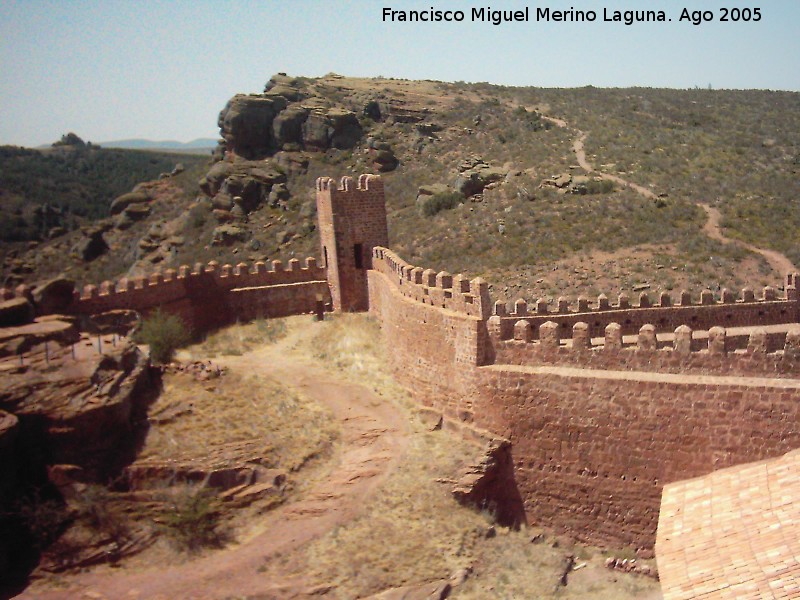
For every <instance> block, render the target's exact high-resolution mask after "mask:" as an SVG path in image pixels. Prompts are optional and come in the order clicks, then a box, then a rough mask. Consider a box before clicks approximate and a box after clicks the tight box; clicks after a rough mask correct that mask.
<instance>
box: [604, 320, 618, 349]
mask: <svg viewBox="0 0 800 600" xmlns="http://www.w3.org/2000/svg"><path fill="white" fill-rule="evenodd" d="M605 337H606V340H605V342H606V343H605V349H606V350H620V349H621V348H622V325H620V324H619V323H609V324H608V325H606V330H605Z"/></svg>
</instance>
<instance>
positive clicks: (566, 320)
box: [492, 273, 800, 339]
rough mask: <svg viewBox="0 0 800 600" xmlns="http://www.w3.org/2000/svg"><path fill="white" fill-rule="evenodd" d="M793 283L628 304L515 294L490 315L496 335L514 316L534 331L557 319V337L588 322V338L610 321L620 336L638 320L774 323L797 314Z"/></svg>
mask: <svg viewBox="0 0 800 600" xmlns="http://www.w3.org/2000/svg"><path fill="white" fill-rule="evenodd" d="M796 284H797V274H795V273H792V274H790V275H788V276H787V284H786V286H785V290H786V291H785V295H784V296H783V297H782V298H779V297H778V292H777V290H776V289H775V288H774V287H771V286H768V287H765V288H764V289H763V290H762V294H761V296H760V297H758V298H757V297H756V295H755V293H754V292H753V290H752V289H750V288H745V289H743V290H742V291H741V294H740V295H739V296H738V298H737V296H736V295H735V294H734V293H733V292H731V291H729V290H722V292H721V293H720V297H719V299H716V298H715V297H714V294H713V292H711V290H703V291H702V292H701V293H700V298H699V302H698V301H697V297H696V296H694V297H693V296H692V294H691V293H690V292H688V291H685V290H684V291H682V292H681V293H680V295H679V297H678V298H677V299H674V298H673V297H672V296H671V295H670V294H668V293H666V292H664V293H662V294H661V295H660V296H659V298H658V302H656V303H653V302H652V301H651V299H650V297H649V295H648V294H646V293H644V292H643V293H641V294H640V295H639V298H638V303H637V304H632V303H631V301H630V298H629V296H628V295H627V294H624V293H623V294H620V295H619V297H618V298H617V301H616V303H615V304H611V303H610V301H609V299H608V297H607V296H606V295H605V294H600V295H599V296H598V297H597V301H596V302H595V303H591V302H590V301H589V300H588V299H587V298H578V300H577V302H576V303H575V304H573V303H571V302H570V301H569V299H566V298H559V299H558V301H557V302H556V305H555V306H550V305H549V303H548V302H547V301H546V300H544V299H540V300H538V301H537V302H536V303H535V304H534V305H533V306H529V305H528V303H527V302H525V300H522V299H519V300H517V301H516V302H514V303H513V305H512V307H511V310H509V307H508V306H507V305H506V303H505V302H502V301H498V302H496V303H495V304H494V307H493V311H492V314H493V315H494V316H497V317H499V319H500V337H501V339H509V338H511V337H512V336H513V333H512V332H513V329H514V325H515V324H516V322H517V321H519V320H524V321H528V322H529V323H530V324H531V325H532V326H533V328H534V336H535V335H536V333H537V332H538V328H539V326H540V325H541V324H542V323H545V322H546V321H552V322H554V323H558V325H559V328H560V329H559V331H560V336H561V337H562V338H566V337H569V336H570V335H571V330H572V327H573V326H574V325H575V323H578V322H584V323H587V324H588V325H589V335H590V336H591V337H600V336H603V335H604V334H605V328H606V327H607V326H608V324H609V323H618V324H620V325H621V326H622V334H623V335H629V334H634V333H637V332H638V331H639V329H640V328H641V327H642V326H643V325H648V324H649V325H653V326H655V328H656V331H659V332H660V331H673V330H675V329H676V328H677V327H679V326H681V325H687V326H689V327H691V328H693V329H706V330H707V329H710V328H712V327H726V328H729V327H742V326H750V325H773V324H781V323H789V322H796V321H798V319H800V302H799V300H798V292H797V285H796Z"/></svg>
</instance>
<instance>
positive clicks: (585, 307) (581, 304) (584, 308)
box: [578, 296, 589, 313]
mask: <svg viewBox="0 0 800 600" xmlns="http://www.w3.org/2000/svg"><path fill="white" fill-rule="evenodd" d="M578 312H579V313H584V312H589V299H588V298H584V297H583V296H580V297H579V298H578Z"/></svg>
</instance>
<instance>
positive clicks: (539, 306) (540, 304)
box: [536, 298, 548, 315]
mask: <svg viewBox="0 0 800 600" xmlns="http://www.w3.org/2000/svg"><path fill="white" fill-rule="evenodd" d="M536 312H537V314H540V315H546V314H547V313H548V310H547V300H545V299H544V298H539V299H538V300H537V301H536Z"/></svg>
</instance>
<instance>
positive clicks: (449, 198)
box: [419, 192, 464, 217]
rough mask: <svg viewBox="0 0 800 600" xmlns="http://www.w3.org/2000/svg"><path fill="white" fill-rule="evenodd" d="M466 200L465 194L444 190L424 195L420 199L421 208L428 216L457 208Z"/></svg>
mask: <svg viewBox="0 0 800 600" xmlns="http://www.w3.org/2000/svg"><path fill="white" fill-rule="evenodd" d="M463 201H464V196H462V195H461V194H459V193H458V192H442V193H440V194H433V195H432V196H423V197H422V198H420V201H419V209H420V211H421V212H422V214H423V215H424V216H426V217H432V216H433V215H435V214H437V213H439V212H441V211H443V210H450V209H452V208H455V207H456V206H458V205H459V204H461V203H462V202H463Z"/></svg>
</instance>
